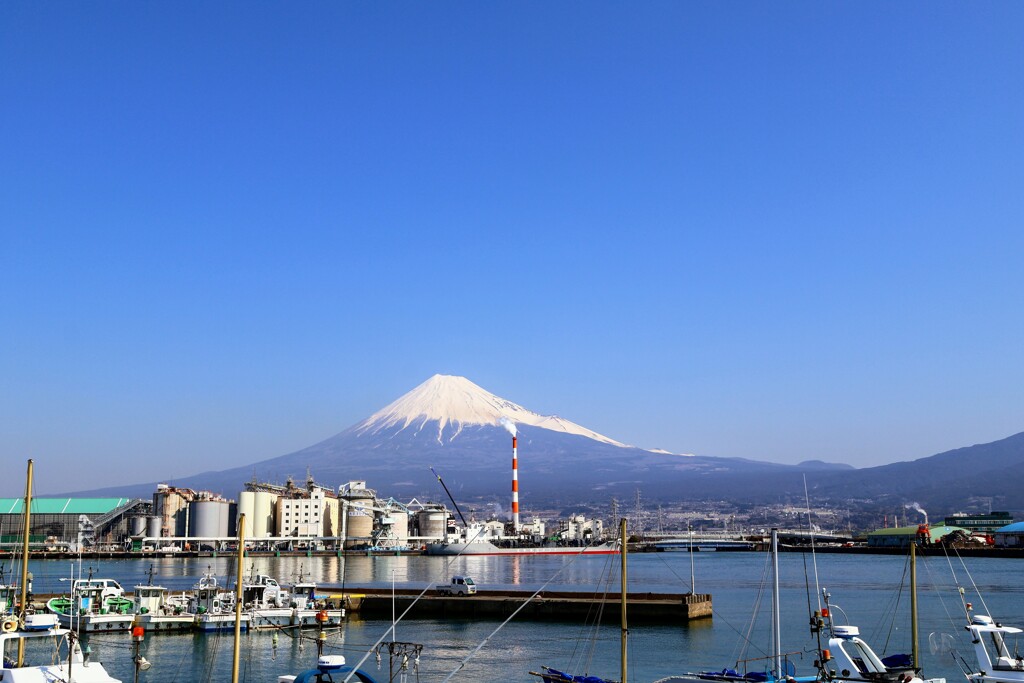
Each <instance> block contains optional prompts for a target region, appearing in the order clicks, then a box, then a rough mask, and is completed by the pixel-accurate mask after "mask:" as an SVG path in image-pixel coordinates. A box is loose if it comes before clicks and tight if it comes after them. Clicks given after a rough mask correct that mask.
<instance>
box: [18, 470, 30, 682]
mask: <svg viewBox="0 0 1024 683" xmlns="http://www.w3.org/2000/svg"><path fill="white" fill-rule="evenodd" d="M31 518H32V459H31V458H30V459H29V473H28V475H27V476H26V478H25V513H24V515H23V517H22V525H23V529H22V538H23V539H24V541H23V544H22V602H20V606H19V610H18V620H19V621H20V622H22V624H25V615H26V610H27V609H28V608H29V522H30V520H31ZM24 660H25V638H18V640H17V666H18V667H20V666H22V664H23V661H24Z"/></svg>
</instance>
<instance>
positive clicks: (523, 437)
mask: <svg viewBox="0 0 1024 683" xmlns="http://www.w3.org/2000/svg"><path fill="white" fill-rule="evenodd" d="M513 418H516V419H513ZM502 420H511V421H513V422H515V425H516V429H517V431H518V433H519V437H518V441H519V453H518V455H519V471H518V474H519V486H520V500H521V501H522V502H523V504H524V509H525V507H526V506H528V505H533V506H534V507H537V506H539V505H547V504H573V503H584V502H586V503H607V502H608V501H609V500H610V499H611V498H613V497H616V498H619V499H620V500H621V499H628V498H630V497H632V496H633V495H634V493H635V491H636V490H637V489H643V491H644V497H645V498H646V499H647V500H661V501H679V502H682V501H687V500H691V501H692V500H733V501H737V502H739V503H744V504H747V503H749V504H764V503H767V502H772V501H775V502H777V501H779V500H792V501H795V502H800V503H802V502H803V501H804V500H805V498H804V496H805V494H804V481H805V480H806V481H807V484H808V488H809V489H810V491H811V493H812V496H813V498H814V499H815V500H817V501H819V502H821V503H823V504H837V505H838V504H844V505H850V506H855V507H856V506H866V507H871V508H872V509H884V508H886V507H887V506H889V507H892V508H899V507H901V506H902V505H903V504H906V503H909V502H911V501H920V502H921V503H922V504H924V505H925V506H926V507H930V508H940V509H941V508H945V509H949V510H957V509H961V508H964V507H967V506H969V505H972V504H974V503H973V502H972V501H975V502H976V501H977V500H978V499H981V498H987V499H988V500H989V504H990V506H993V507H995V508H996V509H1009V510H1012V509H1016V508H1021V507H1024V505H1022V503H1021V494H1020V490H1021V488H1022V487H1021V485H1020V483H1021V482H1020V477H1019V476H1013V475H1014V473H1016V472H1018V471H1022V470H1024V433H1020V434H1016V435H1013V436H1010V437H1007V438H1005V439H1002V440H999V441H996V442H992V443H989V444H975V445H973V446H967V447H962V448H957V449H952V450H950V451H945V452H943V453H939V454H936V455H934V456H929V457H926V458H919V459H917V460H912V461H904V462H899V463H891V464H888V465H882V466H878V467H871V468H862V469H858V468H855V467H853V466H852V465H850V464H848V463H838V464H837V463H827V462H823V461H821V460H810V461H806V462H803V463H800V464H799V465H783V464H778V463H771V462H765V461H760V460H754V459H749V458H725V457H715V456H705V455H682V454H672V453H667V452H665V451H662V450H646V449H642V448H638V447H635V446H630V445H627V444H624V443H621V442H619V441H616V440H615V439H612V438H610V437H607V436H604V435H602V434H600V433H598V432H596V431H594V430H591V429H589V428H586V427H583V426H581V425H577V424H576V423H573V422H571V421H569V420H565V419H564V418H559V417H557V416H544V415H541V414H539V413H535V412H533V411H530V410H528V409H526V408H524V407H522V406H520V405H519V404H517V403H513V402H512V401H508V400H506V399H503V398H500V397H498V396H495V395H494V394H491V393H490V392H487V391H486V390H484V389H482V388H480V387H478V386H477V385H475V384H473V383H472V382H470V381H469V380H468V379H466V378H461V377H453V376H447V375H435V376H433V377H431V378H429V379H428V380H427V381H425V382H423V383H421V384H420V385H419V386H417V387H416V388H414V389H413V390H412V391H410V392H408V393H406V394H405V395H403V396H402V397H399V399H397V400H396V401H393V402H392V403H390V404H388V405H387V406H385V407H384V408H382V409H381V410H378V411H376V412H375V413H373V414H372V415H371V416H370V417H368V418H366V419H364V420H361V421H359V422H357V423H355V424H353V425H352V426H350V427H349V428H347V429H345V430H343V431H341V432H339V433H337V434H335V435H333V436H331V437H328V438H326V439H323V440H321V441H319V442H317V443H314V444H312V445H310V446H307V447H305V448H302V449H299V450H297V451H294V452H291V453H287V454H284V455H280V456H277V457H274V458H269V459H265V460H262V461H260V462H257V463H254V464H250V465H245V466H241V467H235V468H230V469H226V470H219V471H209V472H204V473H199V474H196V475H192V476H188V477H182V478H178V479H176V480H174V481H167V483H172V484H174V485H176V486H184V487H189V488H196V489H207V490H211V491H214V492H219V493H222V494H223V495H225V496H228V497H235V496H237V494H238V492H239V491H240V490H242V488H243V487H244V483H245V482H247V481H250V480H252V479H253V478H254V477H255V478H257V479H259V480H261V481H270V482H277V483H281V482H283V481H284V480H285V479H286V478H288V477H291V478H293V479H296V480H298V479H300V477H302V476H303V475H304V474H305V473H306V472H311V473H312V474H314V475H315V477H316V479H317V480H318V481H320V482H322V483H324V484H325V485H329V486H334V487H336V486H338V485H340V484H343V483H345V482H348V481H352V480H365V481H366V482H367V485H368V486H370V487H371V488H374V489H376V490H378V491H380V492H381V495H384V496H394V497H396V498H401V499H406V500H408V499H411V498H413V497H417V498H419V499H420V500H435V501H443V500H444V494H443V492H442V491H441V490H440V488H439V486H438V484H437V481H436V478H435V477H434V476H433V474H432V473H431V472H430V468H431V467H434V468H436V469H437V471H438V472H439V473H441V474H442V475H443V476H444V478H445V481H446V483H448V485H449V486H450V487H451V488H452V490H453V493H455V495H456V496H457V497H458V498H462V499H467V498H468V499H478V500H484V499H494V500H499V499H501V498H503V497H505V496H508V495H509V491H510V488H511V439H510V436H509V434H508V432H507V431H506V429H505V427H504V426H502ZM1008 473H1009V475H1008ZM156 483H157V482H153V483H152V484H139V485H132V486H118V487H108V488H105V489H98V490H93V491H89V492H79V493H78V494H76V495H83V494H85V495H113V494H118V495H143V496H147V495H149V494H151V493H152V491H153V488H154V487H155V485H156Z"/></svg>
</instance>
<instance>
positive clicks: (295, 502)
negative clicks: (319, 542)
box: [277, 488, 328, 538]
mask: <svg viewBox="0 0 1024 683" xmlns="http://www.w3.org/2000/svg"><path fill="white" fill-rule="evenodd" d="M326 513H327V506H326V504H325V502H324V492H323V489H320V488H317V489H315V490H313V491H311V492H310V494H309V496H308V497H303V498H284V497H281V498H278V499H277V535H278V536H300V537H305V538H309V537H322V536H327V535H328V534H326V533H324V518H325V517H327V514H326Z"/></svg>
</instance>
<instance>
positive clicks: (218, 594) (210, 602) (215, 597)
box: [188, 574, 249, 631]
mask: <svg viewBox="0 0 1024 683" xmlns="http://www.w3.org/2000/svg"><path fill="white" fill-rule="evenodd" d="M192 591H193V592H192V597H191V598H190V600H189V607H188V611H189V612H191V613H193V614H195V619H194V624H195V627H196V628H197V629H199V630H200V631H232V630H234V628H235V594H234V593H233V592H231V591H226V590H224V589H223V587H221V586H220V584H219V583H218V582H217V577H216V576H214V575H213V574H204V575H203V577H202V578H201V579H199V582H198V583H196V585H195V586H194V587H193V588H192ZM239 624H240V628H241V629H242V630H243V631H244V630H248V628H249V615H248V614H244V613H243V614H242V615H241V617H240V618H239Z"/></svg>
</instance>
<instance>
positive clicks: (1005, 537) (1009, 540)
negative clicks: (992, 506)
mask: <svg viewBox="0 0 1024 683" xmlns="http://www.w3.org/2000/svg"><path fill="white" fill-rule="evenodd" d="M992 538H994V539H995V542H996V547H997V548H1024V522H1014V523H1013V524H1007V525H1006V526H1004V527H1002V528H1001V529H996V531H995V532H994V533H993V534H992Z"/></svg>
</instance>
